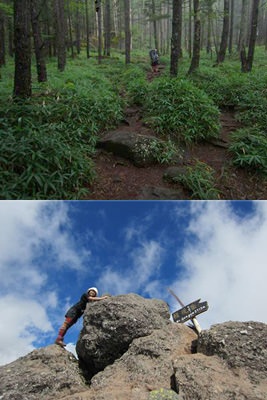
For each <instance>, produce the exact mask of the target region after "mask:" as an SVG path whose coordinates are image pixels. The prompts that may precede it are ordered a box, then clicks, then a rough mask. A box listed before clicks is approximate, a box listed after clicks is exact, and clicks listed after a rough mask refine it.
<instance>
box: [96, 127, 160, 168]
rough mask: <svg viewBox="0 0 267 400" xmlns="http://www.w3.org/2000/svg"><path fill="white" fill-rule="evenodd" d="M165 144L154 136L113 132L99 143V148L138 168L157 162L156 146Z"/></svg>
mask: <svg viewBox="0 0 267 400" xmlns="http://www.w3.org/2000/svg"><path fill="white" fill-rule="evenodd" d="M156 143H163V142H162V141H161V140H159V139H157V138H156V137H154V136H146V135H140V134H138V133H135V132H130V131H123V130H122V131H112V132H109V133H107V134H105V135H104V136H103V137H101V138H100V139H99V141H98V142H97V147H100V148H103V149H105V150H106V151H109V152H112V153H113V154H115V155H117V156H120V157H123V158H126V159H128V160H130V161H132V163H133V164H134V165H136V166H137V167H145V166H148V165H151V164H154V163H155V162H156V158H155V151H154V148H155V144H156Z"/></svg>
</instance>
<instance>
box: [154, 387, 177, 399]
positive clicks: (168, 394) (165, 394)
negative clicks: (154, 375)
mask: <svg viewBox="0 0 267 400" xmlns="http://www.w3.org/2000/svg"><path fill="white" fill-rule="evenodd" d="M148 400H181V397H180V396H179V395H178V394H177V393H176V392H174V391H173V390H170V389H164V388H161V389H157V390H153V391H152V392H150V393H149V397H148Z"/></svg>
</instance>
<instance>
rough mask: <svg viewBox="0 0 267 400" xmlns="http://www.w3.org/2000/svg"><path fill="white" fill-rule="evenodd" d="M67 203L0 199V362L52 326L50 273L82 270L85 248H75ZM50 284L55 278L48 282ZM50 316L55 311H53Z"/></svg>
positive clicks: (55, 297) (30, 345)
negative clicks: (0, 200)
mask: <svg viewBox="0 0 267 400" xmlns="http://www.w3.org/2000/svg"><path fill="white" fill-rule="evenodd" d="M68 207H69V206H68V203H63V202H42V201H5V202H3V201H2V202H0V224H1V226H2V227H4V229H1V230H0V274H1V280H0V291H1V295H0V315H1V331H0V355H1V357H0V363H7V362H11V361H13V360H14V359H16V358H17V357H18V356H21V355H23V354H26V353H27V352H28V351H31V350H32V349H33V348H34V345H33V343H34V342H35V341H36V340H37V339H38V338H40V337H42V334H46V333H47V332H51V330H52V326H51V321H50V320H49V317H48V314H47V312H48V311H49V312H50V311H51V309H52V310H53V309H55V307H57V305H58V294H57V292H56V287H52V288H51V281H50V280H49V274H50V272H51V271H53V273H54V271H55V269H60V268H62V267H63V268H64V269H71V270H75V271H83V270H84V265H85V263H86V262H87V259H88V255H90V254H89V253H88V252H87V251H84V250H83V249H81V248H80V246H79V250H77V246H76V242H75V239H74V235H73V234H72V230H71V222H70V221H69V217H68ZM52 285H53V284H52ZM52 318H53V320H55V321H56V320H57V315H56V314H55V312H54V311H53V315H52Z"/></svg>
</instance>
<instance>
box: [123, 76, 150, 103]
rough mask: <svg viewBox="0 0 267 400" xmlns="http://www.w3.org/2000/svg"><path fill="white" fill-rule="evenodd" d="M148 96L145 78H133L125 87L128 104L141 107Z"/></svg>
mask: <svg viewBox="0 0 267 400" xmlns="http://www.w3.org/2000/svg"><path fill="white" fill-rule="evenodd" d="M147 96H148V81H147V80H146V79H145V78H135V79H133V80H131V81H130V82H129V83H128V85H127V98H128V99H129V103H130V104H136V105H138V106H143V105H144V103H145V99H146V97H147Z"/></svg>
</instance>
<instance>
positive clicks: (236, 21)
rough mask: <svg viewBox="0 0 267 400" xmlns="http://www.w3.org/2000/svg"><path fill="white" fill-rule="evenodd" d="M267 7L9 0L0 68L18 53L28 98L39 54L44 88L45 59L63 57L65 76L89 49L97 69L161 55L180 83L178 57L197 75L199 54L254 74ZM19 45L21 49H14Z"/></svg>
mask: <svg viewBox="0 0 267 400" xmlns="http://www.w3.org/2000/svg"><path fill="white" fill-rule="evenodd" d="M266 27H267V3H266V1H265V0H184V1H183V0H173V1H168V0H132V1H130V0H102V1H101V0H96V1H95V2H94V1H92V0H65V1H64V0H14V1H11V0H2V1H0V65H3V64H5V60H6V53H8V54H9V55H10V56H13V54H15V82H14V95H15V96H20V97H28V96H30V95H31V87H30V80H31V79H30V76H31V71H30V68H31V66H30V64H31V62H30V60H31V51H32V49H34V52H35V56H36V65H37V73H38V80H39V82H42V81H45V80H46V79H47V77H46V67H45V60H46V58H48V57H52V56H57V58H58V68H59V70H60V71H63V70H64V68H65V64H66V55H67V54H68V53H69V54H70V55H71V56H72V57H73V58H74V57H75V55H76V54H79V53H80V52H81V47H82V46H83V47H86V55H87V57H90V56H91V55H95V51H97V56H98V62H99V63H101V60H102V57H103V56H107V57H109V56H112V51H114V50H115V49H116V50H119V51H121V52H124V53H125V62H126V63H130V62H131V61H134V60H131V50H132V49H140V50H145V51H146V50H148V49H150V48H157V49H158V51H159V53H160V54H161V55H166V54H170V57H171V67H170V75H171V76H176V75H177V73H178V70H179V58H180V57H190V58H191V66H190V68H189V71H188V72H189V73H192V72H193V71H194V70H195V69H196V68H198V66H199V58H200V51H201V50H205V51H206V52H207V53H208V54H210V57H211V60H212V61H211V62H213V63H215V64H216V63H217V64H218V63H221V62H223V61H224V59H225V55H226V54H233V53H238V54H239V55H240V61H241V69H242V71H243V72H247V71H250V70H251V69H252V64H253V54H254V48H255V45H264V46H265V48H267V28H266ZM13 43H14V45H13Z"/></svg>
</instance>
